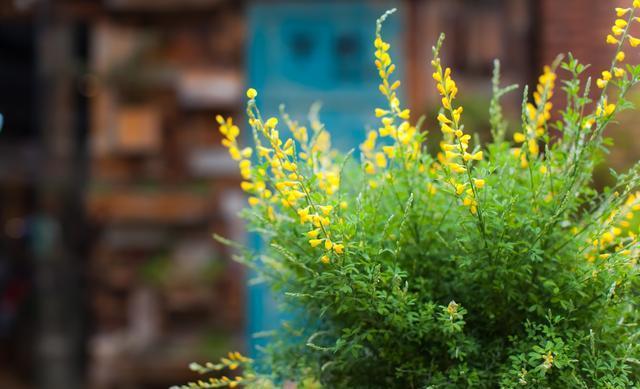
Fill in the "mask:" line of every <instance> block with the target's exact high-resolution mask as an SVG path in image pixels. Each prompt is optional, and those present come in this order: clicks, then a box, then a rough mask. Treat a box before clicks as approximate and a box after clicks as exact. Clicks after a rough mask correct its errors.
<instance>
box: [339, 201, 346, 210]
mask: <svg viewBox="0 0 640 389" xmlns="http://www.w3.org/2000/svg"><path fill="white" fill-rule="evenodd" d="M347 207H348V204H347V202H346V201H341V202H340V208H342V209H347Z"/></svg>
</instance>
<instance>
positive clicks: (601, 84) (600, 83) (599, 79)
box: [596, 78, 607, 89]
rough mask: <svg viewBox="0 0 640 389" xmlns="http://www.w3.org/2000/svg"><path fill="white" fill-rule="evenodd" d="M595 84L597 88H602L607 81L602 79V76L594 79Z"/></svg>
mask: <svg viewBox="0 0 640 389" xmlns="http://www.w3.org/2000/svg"><path fill="white" fill-rule="evenodd" d="M596 85H597V86H598V88H600V89H602V88H604V87H605V86H607V82H606V81H605V80H603V79H602V78H598V79H597V80H596Z"/></svg>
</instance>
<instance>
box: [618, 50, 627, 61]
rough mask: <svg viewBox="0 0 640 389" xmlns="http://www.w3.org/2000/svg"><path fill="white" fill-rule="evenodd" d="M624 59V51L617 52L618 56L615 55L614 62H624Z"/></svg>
mask: <svg viewBox="0 0 640 389" xmlns="http://www.w3.org/2000/svg"><path fill="white" fill-rule="evenodd" d="M624 58H625V54H624V51H619V52H618V54H616V60H617V61H618V62H622V61H624Z"/></svg>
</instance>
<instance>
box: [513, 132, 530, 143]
mask: <svg viewBox="0 0 640 389" xmlns="http://www.w3.org/2000/svg"><path fill="white" fill-rule="evenodd" d="M526 139H527V137H526V136H525V135H524V134H523V133H521V132H516V133H515V134H513V140H514V141H515V142H516V143H522V142H524V141H525V140H526Z"/></svg>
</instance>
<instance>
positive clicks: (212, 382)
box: [174, 351, 256, 389]
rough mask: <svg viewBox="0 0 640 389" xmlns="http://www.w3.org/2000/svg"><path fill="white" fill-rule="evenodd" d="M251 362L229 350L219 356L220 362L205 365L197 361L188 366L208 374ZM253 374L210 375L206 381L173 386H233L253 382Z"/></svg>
mask: <svg viewBox="0 0 640 389" xmlns="http://www.w3.org/2000/svg"><path fill="white" fill-rule="evenodd" d="M250 362H252V361H251V359H249V358H247V357H245V356H243V355H242V354H240V353H239V352H237V351H235V352H229V354H228V358H220V363H217V364H214V363H211V362H207V363H206V364H205V365H200V364H197V363H192V364H191V365H190V366H189V367H190V369H191V370H193V371H195V372H197V373H199V374H209V373H212V372H218V371H222V370H236V369H237V368H238V367H239V366H240V365H243V364H247V363H250ZM255 378H256V377H255V375H253V374H249V373H247V374H245V375H244V376H241V375H239V376H236V377H235V378H229V377H227V376H224V375H223V376H222V377H220V378H216V377H212V378H209V380H208V381H203V380H199V381H198V382H192V383H190V384H188V385H185V386H181V387H174V388H175V389H186V388H189V389H190V388H224V387H229V388H235V387H237V386H238V385H246V384H247V383H249V382H253V381H254V380H255Z"/></svg>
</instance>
